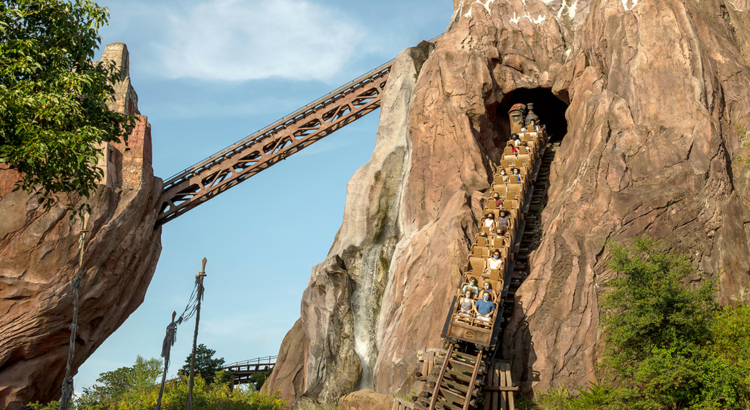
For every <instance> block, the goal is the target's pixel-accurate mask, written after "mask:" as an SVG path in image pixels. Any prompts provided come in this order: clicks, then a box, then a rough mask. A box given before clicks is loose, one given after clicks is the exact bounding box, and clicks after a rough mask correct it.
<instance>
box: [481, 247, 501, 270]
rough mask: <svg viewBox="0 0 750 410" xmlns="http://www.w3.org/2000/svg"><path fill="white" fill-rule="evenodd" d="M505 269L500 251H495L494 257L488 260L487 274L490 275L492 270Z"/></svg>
mask: <svg viewBox="0 0 750 410" xmlns="http://www.w3.org/2000/svg"><path fill="white" fill-rule="evenodd" d="M502 267H503V259H502V258H501V257H500V251H498V250H497V249H495V252H492V256H490V257H489V259H487V270H486V271H485V273H489V271H490V270H494V269H502Z"/></svg>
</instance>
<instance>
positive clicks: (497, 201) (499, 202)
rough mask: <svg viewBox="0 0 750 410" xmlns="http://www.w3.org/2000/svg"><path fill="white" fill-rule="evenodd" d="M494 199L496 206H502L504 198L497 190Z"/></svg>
mask: <svg viewBox="0 0 750 410" xmlns="http://www.w3.org/2000/svg"><path fill="white" fill-rule="evenodd" d="M492 199H493V200H494V201H495V208H502V206H503V198H500V194H499V193H497V192H495V194H494V195H493V196H492Z"/></svg>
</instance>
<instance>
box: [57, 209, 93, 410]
mask: <svg viewBox="0 0 750 410" xmlns="http://www.w3.org/2000/svg"><path fill="white" fill-rule="evenodd" d="M88 220H89V215H88V214H85V215H84V217H83V228H82V229H81V234H80V235H81V236H80V237H79V238H78V275H76V277H75V279H73V283H72V285H73V322H72V323H71V324H70V346H69V348H68V364H67V365H66V366H65V379H63V383H62V397H61V398H60V410H70V404H71V399H72V398H73V391H74V389H73V387H74V384H73V376H71V375H70V374H71V373H72V372H73V357H74V356H75V350H76V334H77V333H78V296H79V293H80V286H81V280H82V279H83V244H84V242H85V240H86V233H87V232H88V231H86V225H87V223H88Z"/></svg>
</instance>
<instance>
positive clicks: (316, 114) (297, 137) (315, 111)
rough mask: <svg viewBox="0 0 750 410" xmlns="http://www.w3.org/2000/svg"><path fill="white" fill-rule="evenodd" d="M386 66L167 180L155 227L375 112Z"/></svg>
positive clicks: (388, 69)
mask: <svg viewBox="0 0 750 410" xmlns="http://www.w3.org/2000/svg"><path fill="white" fill-rule="evenodd" d="M392 65H393V60H392V61H389V62H387V63H385V64H383V65H381V66H380V67H378V68H376V69H374V70H372V71H370V72H369V73H367V74H365V75H363V76H361V77H359V78H357V79H355V80H353V81H351V82H349V83H348V84H346V85H344V86H342V87H340V88H338V89H336V90H334V91H332V92H330V93H328V94H326V95H325V96H323V97H321V98H319V99H318V100H316V101H314V102H312V103H310V104H308V105H306V106H304V107H302V108H300V109H299V110H297V111H295V112H293V113H292V114H289V115H287V116H286V117H284V118H282V119H280V120H278V121H276V122H274V123H272V124H271V125H269V126H267V127H265V128H263V129H261V130H259V131H257V132H255V133H254V134H251V135H250V136H248V137H246V138H245V139H243V140H241V141H238V142H236V143H234V144H232V145H231V146H229V147H227V148H225V149H223V150H221V151H219V152H217V153H216V154H214V155H211V156H210V157H208V158H206V159H204V160H203V161H201V162H199V163H197V164H195V165H193V166H191V167H189V168H187V169H184V170H183V171H181V172H179V173H177V174H176V175H174V176H172V177H171V178H169V179H167V180H166V181H165V182H164V191H163V193H162V197H161V207H160V209H159V215H158V216H157V218H156V225H157V226H159V225H162V224H164V223H166V222H169V221H171V220H173V219H175V218H177V217H178V216H180V215H182V214H184V213H185V212H187V211H189V210H191V209H193V208H195V207H196V206H198V205H200V204H202V203H204V202H206V201H208V200H209V199H211V198H213V197H215V196H216V195H219V194H220V193H222V192H225V191H226V190H228V189H229V188H232V187H234V186H236V185H237V184H239V183H240V182H243V181H245V180H247V179H248V178H250V177H251V176H253V175H255V174H257V173H259V172H261V171H263V170H264V169H266V168H268V167H270V166H272V165H274V164H277V163H278V162H279V161H281V160H284V159H286V158H288V157H289V156H290V155H292V154H294V153H297V152H299V151H300V150H302V149H303V148H306V147H308V146H310V145H311V144H312V143H314V142H316V141H319V140H321V139H322V138H324V137H326V136H328V135H330V134H332V133H333V132H335V131H338V130H339V129H341V128H343V127H345V126H346V125H349V124H351V123H352V122H354V121H356V120H358V119H360V118H362V117H364V116H365V115H367V114H369V113H371V112H373V111H375V110H376V109H378V108H380V102H381V98H382V95H383V91H384V89H385V84H386V81H387V80H388V76H389V74H390V73H391V67H392Z"/></svg>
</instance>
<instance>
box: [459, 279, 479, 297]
mask: <svg viewBox="0 0 750 410" xmlns="http://www.w3.org/2000/svg"><path fill="white" fill-rule="evenodd" d="M467 291H468V292H471V294H472V295H478V294H479V286H477V278H475V277H473V276H472V277H470V278H469V283H467V284H465V285H464V287H462V288H461V293H464V294H465V293H466V292H467Z"/></svg>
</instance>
